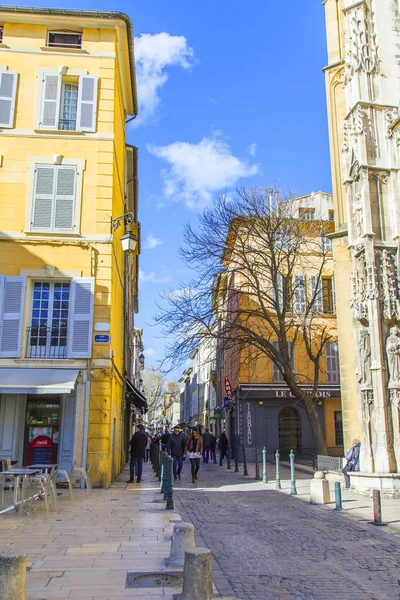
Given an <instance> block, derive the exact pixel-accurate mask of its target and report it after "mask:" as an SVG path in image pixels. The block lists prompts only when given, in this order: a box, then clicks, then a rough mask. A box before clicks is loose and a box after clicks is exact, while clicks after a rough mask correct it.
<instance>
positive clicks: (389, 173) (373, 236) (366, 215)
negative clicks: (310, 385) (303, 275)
mask: <svg viewBox="0 0 400 600" xmlns="http://www.w3.org/2000/svg"><path fill="white" fill-rule="evenodd" d="M325 11H326V27H327V41H328V66H327V67H326V69H325V74H326V84H327V102H328V118H329V133H330V150H331V164H332V178H333V193H334V199H335V233H334V234H333V236H332V238H333V255H334V260H335V281H336V291H337V298H338V306H337V319H338V334H339V346H340V369H341V385H342V411H343V423H344V436H345V446H346V447H350V446H351V442H352V439H353V438H360V439H361V441H362V445H361V472H360V474H355V475H353V476H352V484H353V485H354V487H355V488H356V489H358V490H359V491H360V492H365V493H368V492H370V491H371V489H381V491H382V492H383V493H385V494H387V495H391V496H400V473H399V471H400V421H399V414H400V327H399V324H400V148H399V145H400V112H399V100H400V4H399V2H398V0H360V1H358V2H354V0H325Z"/></svg>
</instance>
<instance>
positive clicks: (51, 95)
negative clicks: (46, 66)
mask: <svg viewBox="0 0 400 600" xmlns="http://www.w3.org/2000/svg"><path fill="white" fill-rule="evenodd" d="M61 80H62V76H61V75H44V76H43V88H42V111H41V118H40V129H58V120H59V116H60V100H61Z"/></svg>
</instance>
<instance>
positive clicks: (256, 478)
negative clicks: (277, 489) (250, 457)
mask: <svg viewBox="0 0 400 600" xmlns="http://www.w3.org/2000/svg"><path fill="white" fill-rule="evenodd" d="M254 479H255V480H256V481H260V463H259V462H258V448H256V476H255V478H254Z"/></svg>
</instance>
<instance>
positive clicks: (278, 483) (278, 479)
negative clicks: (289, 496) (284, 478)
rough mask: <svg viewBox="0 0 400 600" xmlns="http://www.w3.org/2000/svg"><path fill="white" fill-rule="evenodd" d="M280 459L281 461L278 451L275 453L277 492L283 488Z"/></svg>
mask: <svg viewBox="0 0 400 600" xmlns="http://www.w3.org/2000/svg"><path fill="white" fill-rule="evenodd" d="M279 459H280V454H279V450H277V451H276V452H275V467H276V476H275V477H276V485H275V488H276V489H277V490H281V489H282V486H281V470H280V465H279Z"/></svg>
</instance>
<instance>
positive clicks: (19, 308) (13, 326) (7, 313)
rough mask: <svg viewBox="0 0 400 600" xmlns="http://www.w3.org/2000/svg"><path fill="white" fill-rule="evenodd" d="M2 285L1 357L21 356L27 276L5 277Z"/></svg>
mask: <svg viewBox="0 0 400 600" xmlns="http://www.w3.org/2000/svg"><path fill="white" fill-rule="evenodd" d="M2 287H3V295H2V307H1V308H2V311H1V321H0V322H1V330H0V357H1V358H19V356H20V354H21V337H22V317H23V308H24V295H25V277H5V278H4V279H3V285H2Z"/></svg>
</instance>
